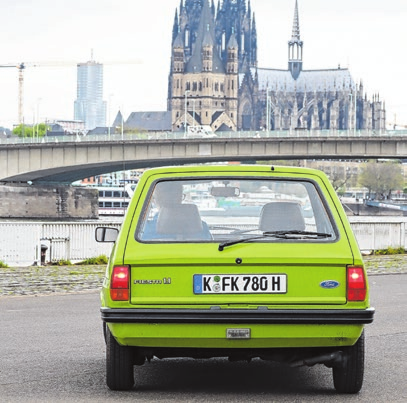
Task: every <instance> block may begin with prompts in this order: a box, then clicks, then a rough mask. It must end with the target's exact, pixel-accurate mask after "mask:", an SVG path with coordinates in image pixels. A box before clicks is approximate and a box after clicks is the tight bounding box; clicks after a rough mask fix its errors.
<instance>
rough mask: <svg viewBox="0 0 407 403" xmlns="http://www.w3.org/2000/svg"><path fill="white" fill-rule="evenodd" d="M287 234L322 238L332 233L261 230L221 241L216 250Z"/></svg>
mask: <svg viewBox="0 0 407 403" xmlns="http://www.w3.org/2000/svg"><path fill="white" fill-rule="evenodd" d="M289 235H304V236H316V237H323V238H330V237H331V236H332V234H327V233H325V232H313V231H298V230H290V231H266V232H263V234H262V235H258V236H252V237H249V238H241V239H234V240H233V241H226V242H222V243H220V244H219V246H218V250H219V251H220V252H222V251H223V249H225V248H226V247H227V246H232V245H236V244H238V243H244V242H250V241H255V240H256V239H262V238H267V237H273V238H287V236H289Z"/></svg>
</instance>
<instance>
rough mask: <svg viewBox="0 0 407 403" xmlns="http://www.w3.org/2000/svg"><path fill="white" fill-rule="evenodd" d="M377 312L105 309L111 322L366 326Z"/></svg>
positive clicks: (368, 310)
mask: <svg viewBox="0 0 407 403" xmlns="http://www.w3.org/2000/svg"><path fill="white" fill-rule="evenodd" d="M374 313H375V309H374V308H368V309H364V310H360V309H281V310H280V309H213V308H212V309H138V308H124V309H117V308H101V315H102V320H103V321H104V322H107V323H129V324H130V323H145V324H152V323H154V324H226V325H238V324H247V325H251V324H253V325H255V324H263V325H271V324H279V325H283V324H291V325H308V324H312V325H341V324H343V325H363V324H368V323H372V322H373V317H374Z"/></svg>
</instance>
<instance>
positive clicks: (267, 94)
mask: <svg viewBox="0 0 407 403" xmlns="http://www.w3.org/2000/svg"><path fill="white" fill-rule="evenodd" d="M269 102H270V99H269V88H268V87H267V90H266V109H267V110H266V130H267V133H268V132H269V131H270V128H269V124H270V116H269V113H270V105H269Z"/></svg>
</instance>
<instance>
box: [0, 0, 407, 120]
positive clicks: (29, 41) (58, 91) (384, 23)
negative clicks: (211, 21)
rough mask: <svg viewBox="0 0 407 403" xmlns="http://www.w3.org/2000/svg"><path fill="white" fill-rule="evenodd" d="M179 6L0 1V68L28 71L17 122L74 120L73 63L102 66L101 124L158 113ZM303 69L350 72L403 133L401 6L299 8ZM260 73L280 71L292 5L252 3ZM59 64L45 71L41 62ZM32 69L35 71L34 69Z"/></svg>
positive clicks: (0, 73) (2, 75)
mask: <svg viewBox="0 0 407 403" xmlns="http://www.w3.org/2000/svg"><path fill="white" fill-rule="evenodd" d="M179 3H180V0H120V1H117V0H58V1H55V0H36V1H32V0H0V15H1V17H2V22H1V24H0V64H7V63H21V62H24V63H26V64H27V68H26V70H25V96H24V110H25V114H24V115H25V121H26V122H27V123H31V122H32V121H33V119H34V116H36V115H37V114H39V116H40V120H41V121H44V120H45V119H51V118H60V119H73V104H74V100H75V98H76V63H77V62H86V61H88V60H90V58H91V49H93V55H94V59H95V60H96V61H99V62H102V63H106V64H105V67H104V77H105V79H104V99H105V100H106V101H108V102H109V104H110V107H109V108H108V109H109V111H110V118H111V119H110V120H111V121H113V119H114V116H115V114H116V112H117V110H118V109H119V108H121V109H122V111H123V114H124V116H125V118H127V116H128V115H129V114H130V113H131V112H133V111H158V110H166V101H167V99H166V98H167V84H168V73H169V66H170V55H171V48H170V46H171V32H172V24H173V20H174V13H175V9H176V8H177V7H178V6H179ZM298 4H299V11H300V29H301V39H302V40H303V41H304V69H314V68H315V69H321V68H322V69H324V68H336V67H338V65H341V67H349V69H350V71H351V74H352V76H353V78H354V79H355V80H356V81H359V80H360V79H362V80H363V83H364V86H365V90H366V92H367V93H368V96H369V97H371V96H372V95H373V94H374V93H380V97H381V99H384V100H385V101H386V108H387V111H388V113H387V121H388V122H393V121H394V119H395V116H396V119H397V123H399V124H405V125H407V80H406V71H405V70H406V67H407V47H406V44H405V40H406V39H407V0H386V1H384V0H298ZM251 5H252V11H253V12H254V13H255V15H256V23H257V34H258V59H259V67H269V68H283V69H286V68H287V58H288V50H287V49H288V45H287V42H288V40H289V39H290V38H291V30H292V22H293V15H294V5H295V0H251ZM137 61H139V63H137ZM53 62H55V64H58V65H57V66H56V67H47V66H46V65H47V63H53ZM35 64H37V65H38V66H37V67H34V66H33V65H35ZM17 115H18V70H17V69H15V68H2V69H0V126H2V125H5V126H6V127H11V125H12V123H16V122H17V120H18V116H17Z"/></svg>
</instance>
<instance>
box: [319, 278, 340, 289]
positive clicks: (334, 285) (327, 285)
mask: <svg viewBox="0 0 407 403" xmlns="http://www.w3.org/2000/svg"><path fill="white" fill-rule="evenodd" d="M320 286H321V287H322V288H329V289H332V288H338V287H339V282H338V281H335V280H325V281H323V282H322V283H321V284H320Z"/></svg>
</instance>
